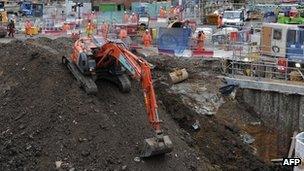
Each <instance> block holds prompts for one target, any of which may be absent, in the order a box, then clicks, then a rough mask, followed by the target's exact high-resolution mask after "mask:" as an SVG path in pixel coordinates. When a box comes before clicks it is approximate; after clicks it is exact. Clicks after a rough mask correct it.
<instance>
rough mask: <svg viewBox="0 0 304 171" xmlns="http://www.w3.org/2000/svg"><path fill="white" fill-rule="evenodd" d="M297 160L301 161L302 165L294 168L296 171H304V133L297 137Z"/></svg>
mask: <svg viewBox="0 0 304 171" xmlns="http://www.w3.org/2000/svg"><path fill="white" fill-rule="evenodd" d="M295 158H300V159H301V165H299V166H296V167H294V171H304V132H302V133H299V134H298V135H297V136H296V147H295Z"/></svg>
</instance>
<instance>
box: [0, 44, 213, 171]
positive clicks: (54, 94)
mask: <svg viewBox="0 0 304 171" xmlns="http://www.w3.org/2000/svg"><path fill="white" fill-rule="evenodd" d="M71 45H72V42H71V41H70V40H69V39H66V38H60V39H56V40H50V39H46V38H38V39H36V40H26V41H18V40H16V41H13V42H10V43H8V44H0V49H1V51H0V56H1V58H0V125H1V127H0V150H1V153H0V170H16V169H23V170H50V169H55V168H56V165H57V166H58V167H59V166H60V168H61V169H72V170H73V169H76V170H85V169H87V170H126V169H129V170H190V169H192V170H207V169H212V168H213V167H212V165H210V163H209V161H208V160H207V159H206V158H204V157H203V156H202V155H199V153H198V152H197V151H196V150H195V149H193V148H191V147H189V145H188V144H187V143H186V142H185V141H183V140H182V139H183V137H184V136H183V135H185V134H187V133H186V132H185V131H183V130H182V129H180V128H179V126H178V125H177V124H176V122H175V121H174V120H173V119H171V116H170V115H168V114H167V113H166V112H164V110H162V109H161V107H160V109H159V113H160V117H161V119H162V120H164V124H163V129H164V131H165V133H166V134H167V135H169V136H170V137H171V140H172V141H173V143H174V151H173V152H172V153H170V154H167V155H165V156H161V157H154V158H152V159H147V160H141V161H135V160H134V158H135V157H137V156H139V155H140V151H141V146H142V142H143V140H144V138H149V137H151V136H152V135H153V130H152V129H151V127H150V125H149V124H148V121H147V116H146V112H145V107H144V101H143V96H142V92H141V90H140V87H139V85H138V83H137V82H133V87H132V91H131V92H130V93H128V94H122V93H120V92H119V91H118V88H117V87H116V86H114V85H112V84H111V83H108V82H104V81H100V82H98V86H99V92H98V95H97V96H88V95H87V94H86V93H85V92H84V91H83V90H81V89H80V88H79V87H78V86H77V84H76V81H75V80H74V79H73V76H72V75H71V74H70V72H69V71H68V70H67V69H66V68H65V67H64V66H63V65H62V64H61V56H62V55H65V54H67V53H69V51H70V47H71ZM55 163H56V165H55Z"/></svg>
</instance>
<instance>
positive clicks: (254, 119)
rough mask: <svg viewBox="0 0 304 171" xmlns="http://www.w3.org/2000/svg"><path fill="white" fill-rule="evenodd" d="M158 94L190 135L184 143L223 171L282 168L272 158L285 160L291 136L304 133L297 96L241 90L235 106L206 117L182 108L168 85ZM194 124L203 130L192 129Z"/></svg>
mask: <svg viewBox="0 0 304 171" xmlns="http://www.w3.org/2000/svg"><path fill="white" fill-rule="evenodd" d="M156 89H157V90H158V91H157V92H158V94H157V95H158V97H159V99H160V100H161V101H162V103H163V106H165V110H166V111H167V112H168V113H170V114H171V116H172V117H173V118H174V119H175V121H176V122H177V123H178V124H179V126H180V127H181V128H182V129H184V130H186V131H187V132H188V133H189V134H190V135H191V139H190V140H189V138H185V139H186V142H187V143H188V144H189V145H190V146H192V147H193V148H195V149H197V150H198V151H199V152H200V154H201V155H203V156H207V158H208V159H209V160H210V162H211V163H212V164H214V165H219V166H220V168H221V169H224V170H226V169H228V170H230V169H238V168H235V166H238V167H240V165H241V164H243V167H244V168H243V169H245V170H246V169H248V168H250V170H252V169H262V170H263V169H265V168H271V169H278V168H280V167H281V166H277V165H273V163H271V159H280V158H284V157H287V155H288V151H289V147H290V143H291V137H292V136H293V132H294V131H298V132H299V131H301V130H302V128H303V114H302V113H301V112H302V111H303V103H302V100H303V98H302V97H301V96H299V95H286V94H280V93H276V92H262V91H258V90H248V89H247V90H246V89H238V91H237V96H236V99H235V101H233V102H230V101H228V102H225V103H224V104H223V105H222V106H221V107H220V108H219V110H218V112H217V114H216V115H214V116H206V115H198V113H196V111H195V110H193V108H191V107H190V106H187V105H185V104H183V103H181V102H180V101H182V100H181V97H180V96H179V95H178V94H176V93H172V90H170V88H169V86H168V85H164V84H161V83H159V84H156ZM301 115H302V116H301ZM196 121H199V123H200V126H201V128H200V130H199V131H194V130H193V128H192V125H193V123H195V122H196ZM244 132H245V133H247V134H249V135H250V136H252V137H253V138H254V142H253V143H252V144H250V145H249V144H246V143H244V142H243V141H242V139H241V138H240V136H241V135H242V134H243V133H244ZM206 147H207V148H206ZM219 163H220V164H219ZM249 163H250V164H249ZM287 170H288V168H287Z"/></svg>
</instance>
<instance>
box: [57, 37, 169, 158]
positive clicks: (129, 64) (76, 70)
mask: <svg viewBox="0 0 304 171" xmlns="http://www.w3.org/2000/svg"><path fill="white" fill-rule="evenodd" d="M62 63H63V64H64V65H66V66H67V67H68V69H69V70H70V71H71V72H72V74H73V75H74V77H75V78H76V79H77V81H78V82H79V83H80V85H81V86H82V87H83V88H84V89H85V91H86V92H87V93H88V94H96V93H97V91H98V90H97V85H96V83H95V81H96V80H97V79H107V80H109V81H112V82H114V83H115V84H116V85H118V87H119V89H120V90H121V91H122V92H129V91H130V89H131V82H130V79H129V78H130V76H131V77H132V78H134V79H137V80H140V82H141V86H142V89H143V93H144V99H145V105H146V110H147V114H148V120H149V122H150V124H151V126H152V127H153V129H154V131H155V136H154V137H152V138H148V139H145V141H144V148H143V150H142V153H141V157H150V156H155V155H160V154H165V153H169V152H171V151H172V149H173V144H172V142H171V140H170V138H169V136H167V135H164V134H163V131H162V130H161V127H160V122H161V121H160V119H159V116H158V112H157V104H156V96H155V92H154V88H153V84H152V76H151V70H150V65H149V63H148V62H147V61H146V60H144V59H143V58H141V57H138V56H136V55H134V54H133V53H131V52H130V51H129V50H128V48H127V47H126V45H125V44H124V43H123V42H122V41H121V40H119V39H115V40H110V39H105V38H103V37H95V36H93V37H82V38H80V39H78V40H77V41H76V42H75V44H74V47H73V52H72V54H71V56H70V58H67V57H62Z"/></svg>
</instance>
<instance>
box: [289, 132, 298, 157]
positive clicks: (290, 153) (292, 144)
mask: <svg viewBox="0 0 304 171" xmlns="http://www.w3.org/2000/svg"><path fill="white" fill-rule="evenodd" d="M297 134H298V132H297V131H294V132H293V136H292V141H291V144H290V148H289V152H288V158H291V157H292V153H293V150H294V148H295V139H296V136H297Z"/></svg>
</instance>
